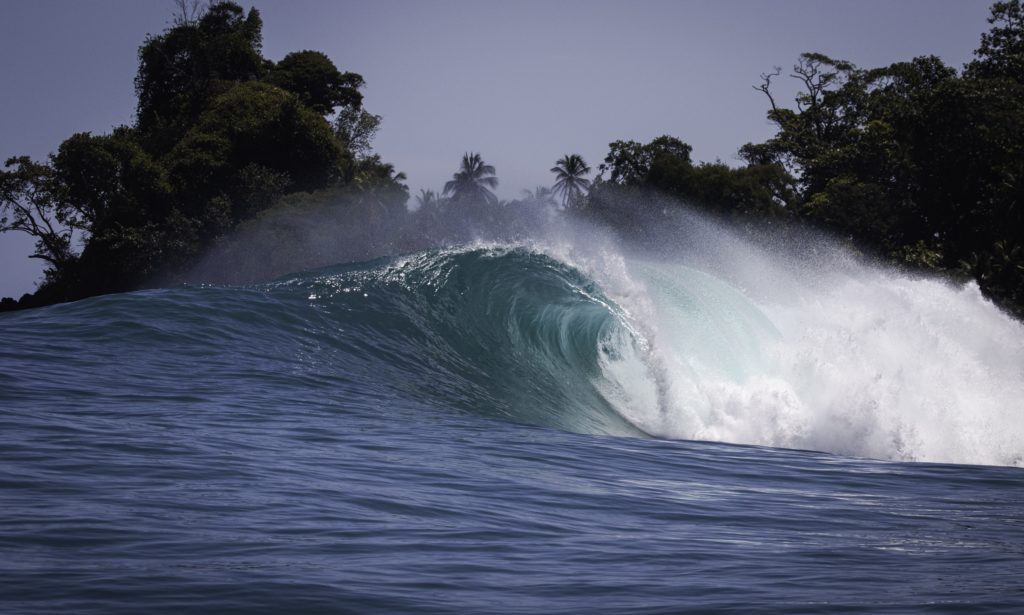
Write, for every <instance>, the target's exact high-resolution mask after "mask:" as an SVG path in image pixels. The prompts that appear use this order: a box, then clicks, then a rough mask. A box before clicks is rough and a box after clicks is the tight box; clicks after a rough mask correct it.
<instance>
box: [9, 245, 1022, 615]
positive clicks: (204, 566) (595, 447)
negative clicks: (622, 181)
mask: <svg viewBox="0 0 1024 615" xmlns="http://www.w3.org/2000/svg"><path fill="white" fill-rule="evenodd" d="M673 300H674V301H682V302H684V303H686V301H688V299H687V298H686V297H680V296H677V295H674V299H673ZM687 305H690V307H691V308H692V309H697V308H698V307H699V306H696V307H694V304H692V301H691V303H689V304H687ZM718 305H719V306H720V307H722V309H725V308H726V307H728V301H727V300H726V299H725V298H722V299H721V301H720V302H719V303H718ZM723 306H724V307H723ZM698 311H699V310H698ZM741 311H742V310H741ZM769 313H770V314H777V313H778V312H775V313H771V312H769ZM631 318H632V319H634V320H635V318H636V314H635V313H633V314H627V310H626V309H625V308H622V307H620V306H619V304H618V303H616V302H615V301H613V300H611V299H609V298H608V295H607V294H606V293H605V292H604V291H603V290H602V287H601V285H599V284H597V283H596V282H594V281H593V280H592V279H590V278H589V277H588V276H587V275H584V274H583V273H581V272H580V271H579V270H578V269H575V268H573V267H569V266H567V265H564V264H563V263H560V262H559V261H557V260H555V259H552V258H550V257H547V256H542V255H539V254H535V253H532V252H529V251H525V250H486V249H477V250H462V251H452V252H432V253H425V254H421V255H415V256H412V257H406V258H405V259H399V260H394V261H381V262H376V263H370V264H364V265H351V266H346V267H339V268H334V269H328V270H321V271H317V272H312V273H307V274H302V275H298V276H294V277H291V278H287V279H284V280H281V281H278V282H275V283H271V284H266V285H261V286H252V287H246V288H222V287H184V288H177V289H169V290H157V291H145V292H137V293H131V294H125V295H114V296H106V297H100V298H96V299H90V300H86V301H81V302H77V303H73V304H66V305H58V306H53V307H49V308H43V309H38V310H31V311H24V312H18V313H9V314H2V315H0V340H2V344H0V367H2V370H0V430H2V431H0V433H2V439H0V555H2V556H3V557H2V558H0V611H3V612H5V613H20V612H46V613H53V612H78V613H83V612H95V613H115V612H132V613H136V612H147V613H148V612H172V613H178V612H210V613H225V612H268V613H269V612H275V613H276V612H331V613H396V612H424V613H629V612H636V613H681V612H737V613H780V612H785V613H847V612H858V613H1008V614H1009V613H1014V614H1016V613H1021V612H1024V574H1022V571H1024V471H1022V470H1021V469H1020V468H1019V467H1012V466H1013V465H1014V463H1015V462H1017V458H1016V457H1013V456H1012V454H1013V451H1012V450H1010V449H1007V446H1010V448H1011V449H1012V446H1013V444H1014V442H1016V441H1015V440H1011V441H1009V442H1010V444H1009V445H1006V444H1005V443H1003V444H1000V445H999V446H1001V447H1002V448H1000V451H1005V450H1010V454H1011V456H1010V457H1008V458H1006V463H1005V465H971V464H967V463H960V464H951V463H922V462H908V461H893V460H872V459H867V458H865V457H858V456H848V455H839V454H835V453H826V452H810V451H804V450H797V449H786V448H774V447H767V446H753V445H737V444H728V443H716V442H704V441H693V440H667V439H661V438H658V437H648V436H660V435H664V434H661V433H658V430H657V429H654V427H656V426H657V425H659V424H661V423H658V421H657V420H654V419H650V418H649V419H644V418H643V417H644V416H647V415H645V414H642V413H641V412H640V411H639V410H638V411H636V413H633V414H631V413H630V411H629V409H628V408H627V407H626V406H624V405H623V403H624V402H623V400H626V401H631V402H633V403H638V400H640V401H642V400H643V399H645V398H644V397H643V390H645V388H644V386H639V388H638V389H637V391H640V392H637V393H630V392H629V391H625V389H628V388H629V386H630V385H629V384H628V383H627V382H626V380H625V378H627V376H624V375H623V374H627V375H628V374H634V375H635V370H634V369H633V368H632V367H629V366H630V365H632V363H631V362H632V361H634V359H636V357H639V356H642V355H643V353H644V352H645V351H649V350H650V348H649V346H650V344H649V341H650V340H648V339H647V338H646V337H645V334H644V332H643V331H641V330H640V328H637V327H633V326H632V325H631V324H630V323H631ZM758 318H760V317H758ZM782 320H783V319H779V322H777V323H775V324H776V325H778V335H780V336H783V337H784V336H785V335H786V331H785V323H783V322H782ZM745 322H747V321H745ZM750 322H753V321H750ZM750 326H751V327H755V328H756V326H760V325H756V326H755V325H753V324H751V325H750ZM741 329H742V328H741ZM743 330H744V331H746V329H743ZM747 333H749V331H747ZM723 335H724V334H723ZM773 335H774V334H773ZM723 339H724V338H723ZM727 341H728V340H726V342H727ZM726 342H722V343H723V344H724V343H726ZM726 345H728V344H726ZM732 348H733V350H735V348H734V347H732ZM698 354H700V352H698ZM640 363H641V364H643V365H646V366H647V367H646V369H649V371H650V372H651V374H653V375H651V374H648V375H650V377H651V380H652V381H653V382H655V383H658V382H660V378H661V376H659V373H660V372H659V368H657V367H654V366H652V364H651V363H650V362H649V360H648V359H644V360H642V361H640ZM730 366H732V364H731V363H730ZM634 367H635V366H634ZM733 367H735V366H732V367H731V368H733ZM740 367H742V368H744V369H746V368H747V367H743V366H740ZM740 367H736V368H735V369H740ZM748 367H749V366H748ZM637 369H639V368H637ZM662 369H663V370H664V369H667V368H662ZM641 371H642V370H641ZM645 386H646V385H645ZM655 388H656V389H658V387H655ZM665 389H666V391H669V390H670V389H671V387H668V386H667V385H666V387H665ZM658 390H659V391H661V389H658ZM797 390H798V391H799V389H797ZM669 393H670V391H669V392H665V391H662V392H659V393H656V394H655V397H654V399H655V402H654V403H655V404H661V406H659V407H658V408H656V409H655V410H651V413H653V414H652V416H655V415H657V416H661V419H659V420H663V421H664V420H667V419H665V416H662V415H665V414H666V413H669V412H670V411H671V404H670V403H669V401H666V399H667V398H668V396H669ZM658 400H660V401H658ZM780 403H781V402H780ZM1019 410H1020V408H1019V406H1018V407H1017V408H1016V411H1019ZM737 412H738V411H737ZM708 416H712V415H710V414H709V415H708ZM730 416H744V415H743V414H742V413H736V414H733V415H730ZM726 418H728V417H726ZM708 421H710V422H709V423H708V424H709V425H712V426H715V425H719V426H720V425H726V424H728V421H726V420H725V419H724V418H723V419H721V420H720V421H719V423H714V421H713V420H712V419H710V418H709V419H708ZM874 422H875V423H879V422H881V421H880V419H876V420H874ZM848 425H849V426H850V429H849V431H850V432H851V433H850V434H849V438H845V439H844V437H843V434H842V433H839V434H836V435H835V436H834V439H835V441H837V442H849V441H852V440H854V439H856V438H857V437H861V436H864V438H865V439H863V441H864V442H867V443H869V444H866V445H865V446H869V447H870V446H874V444H871V443H872V442H875V441H876V440H875V439H873V436H872V437H871V438H869V437H867V436H870V435H871V434H870V433H868V432H866V431H864V429H859V431H858V429H857V428H856V427H857V424H856V423H854V422H851V423H849V424H848ZM926 427H927V426H926V425H924V424H921V425H917V426H916V427H915V429H913V430H909V431H908V428H905V427H904V430H903V431H901V432H899V433H900V434H902V435H901V438H902V439H900V440H899V442H895V441H894V443H893V445H892V446H893V448H892V451H893V453H892V454H891V455H889V456H890V457H891V458H892V459H906V458H908V456H910V455H911V454H912V453H914V451H917V452H918V457H920V458H925V459H927V458H928V454H927V453H928V451H930V450H932V448H929V446H930V445H929V442H932V441H933V440H929V439H928V437H927V433H928V432H927V431H926ZM998 428H999V426H998V425H997V426H995V429H996V430H997V431H998ZM723 429H724V428H723ZM840 431H841V430H840ZM1004 431H1005V430H1004ZM854 432H856V433H854ZM737 433H739V432H737ZM766 433H767V431H766ZM798 433H801V434H811V433H815V432H813V430H809V429H804V430H802V431H800V430H798ZM1012 433H1013V432H1012V431H1011V435H1012ZM865 434H867V435H865ZM908 434H917V438H918V439H917V440H913V438H911V437H910V435H908ZM922 434H924V435H922ZM766 437H768V436H766ZM806 437H810V436H809V435H808V436H806ZM943 441H945V440H943ZM908 442H909V443H911V444H908ZM914 442H917V443H918V445H917V448H913V447H912V446H911V445H912V444H913V443H914ZM951 446H952V445H951ZM838 450H840V451H842V450H844V449H843V448H842V446H839V447H838ZM865 450H866V451H867V452H871V451H872V450H874V449H870V448H868V449H865ZM965 450H967V449H965V448H964V447H962V446H961V447H960V448H957V449H956V450H954V451H953V452H951V453H950V455H951V456H953V458H958V457H956V456H957V455H961V456H962V455H969V454H971V453H970V451H969V450H967V452H963V451H965ZM980 454H981V453H979V455H980ZM1000 454H1003V453H1002V452H1000ZM980 461H987V458H985V457H984V456H982V457H980ZM997 461H998V459H997ZM1017 463H1018V464H1019V462H1017Z"/></svg>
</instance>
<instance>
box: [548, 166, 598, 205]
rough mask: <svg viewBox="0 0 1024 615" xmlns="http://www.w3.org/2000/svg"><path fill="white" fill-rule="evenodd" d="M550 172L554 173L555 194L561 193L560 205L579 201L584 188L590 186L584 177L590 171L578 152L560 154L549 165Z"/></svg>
mask: <svg viewBox="0 0 1024 615" xmlns="http://www.w3.org/2000/svg"><path fill="white" fill-rule="evenodd" d="M551 172H552V173H554V174H555V184H554V186H553V190H554V193H555V194H559V195H561V197H562V207H570V206H572V205H574V204H577V203H579V202H580V199H581V198H582V197H583V192H584V190H586V189H587V188H589V187H590V180H589V179H587V178H586V177H585V176H586V175H587V174H588V173H590V167H588V166H587V163H586V162H584V160H583V157H582V156H580V155H579V154H566V155H565V156H562V158H561V159H559V160H558V162H556V163H555V166H553V167H551Z"/></svg>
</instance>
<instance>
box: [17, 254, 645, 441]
mask: <svg viewBox="0 0 1024 615" xmlns="http://www.w3.org/2000/svg"><path fill="white" fill-rule="evenodd" d="M14 318H15V319H17V324H14V323H13V322H12V323H11V324H14V326H13V327H12V330H13V329H16V330H17V337H18V338H20V339H19V340H15V341H20V342H21V343H22V344H23V345H25V346H31V345H32V344H33V343H34V342H33V340H45V339H48V338H49V339H54V338H55V334H57V336H59V339H60V341H59V342H57V343H55V344H53V345H49V344H42V345H41V348H40V350H41V355H40V360H41V362H43V363H45V364H46V367H45V369H46V370H50V371H52V370H54V369H58V370H61V368H60V367H59V366H60V364H62V363H63V364H65V365H67V364H68V363H75V365H74V367H69V368H68V369H66V370H61V371H64V372H65V373H66V378H65V379H64V380H63V381H62V385H61V386H62V387H63V388H64V389H65V392H66V393H67V394H68V395H70V396H71V397H74V396H75V395H76V393H77V392H84V391H87V390H88V389H90V388H91V387H95V386H97V385H99V383H106V386H112V387H117V388H121V389H123V392H124V394H125V395H142V396H146V395H154V394H155V395H169V396H172V397H174V396H180V397H182V398H186V399H187V398H188V397H189V396H192V395H195V396H202V395H203V394H204V392H206V393H209V394H213V395H222V394H223V393H225V392H227V391H233V392H234V393H233V397H232V398H231V400H230V401H228V402H226V403H238V404H244V403H247V400H248V401H249V402H251V403H253V404H259V405H261V406H264V405H267V404H268V403H269V404H271V405H272V404H273V400H274V399H277V400H278V401H279V402H280V405H281V406H286V405H288V403H287V402H290V401H292V400H294V399H295V398H314V399H315V398H316V397H317V396H323V397H324V398H325V399H330V400H331V401H332V402H335V401H341V402H342V403H350V404H351V405H353V406H360V407H368V406H373V407H374V410H375V411H388V410H389V408H392V407H402V408H409V407H423V406H426V407H429V408H432V409H438V408H441V409H444V408H447V409H450V410H456V411H464V412H469V413H475V414H482V415H485V416H491V417H496V418H502V419H507V420H511V421H514V422H520V423H529V424H536V425H544V426H550V427H556V428H560V429H566V430H571V431H578V432H588V433H606V434H618V435H642V433H643V432H642V430H640V429H639V428H637V427H636V426H635V425H633V424H632V423H630V421H629V420H627V419H626V418H624V417H623V416H622V415H621V414H620V413H619V412H617V411H616V409H615V407H614V406H613V404H612V403H611V402H610V401H609V400H608V399H607V398H606V397H605V394H604V393H603V392H602V391H603V390H608V386H609V384H608V383H607V382H606V376H605V374H604V372H603V366H604V365H606V364H607V363H608V362H609V361H618V360H621V357H622V356H623V355H628V354H630V353H631V352H632V350H631V348H630V346H632V345H634V344H637V343H638V341H637V339H636V338H635V337H634V335H633V334H632V333H631V332H630V331H629V328H628V325H627V323H626V320H625V319H624V316H623V314H622V312H621V310H620V309H619V308H618V307H617V306H616V305H615V304H614V303H612V302H611V301H609V300H608V298H607V297H605V296H604V295H603V294H602V292H601V290H600V289H599V288H598V287H597V285H596V284H595V283H594V282H593V281H592V280H589V279H588V278H586V277H585V276H584V275H583V274H581V273H580V272H579V271H577V270H576V269H574V268H572V267H569V266H567V265H565V264H563V263H560V262H558V261H556V260H554V259H552V258H550V257H547V256H544V255H542V254H537V253H533V252H530V251H527V250H525V249H482V248H481V249H463V250H448V251H445V250H440V251H429V252H423V253H419V254H415V255H412V256H408V257H404V258H398V259H388V260H382V261H376V262H372V263H364V264H358V265H348V266H340V267H332V268H328V269H321V270H317V271H313V272H308V273H304V274H300V275H296V276H292V277H288V278H285V279H282V280H279V281H276V282H273V283H269V284H264V285H258V286H251V287H185V288H176V289H167V290H156V291H144V292H138V293H130V294H125V295H116V296H106V297H100V298H96V299H91V300H86V301H82V302H78V303H75V304H68V305H61V306H55V307H53V308H47V309H43V310H36V311H32V312H25V313H21V314H18V315H16V316H15V317H14ZM20 367H22V368H23V370H24V371H22V372H21V373H19V374H10V375H9V377H11V378H12V379H16V380H17V382H14V381H12V382H11V383H10V384H11V385H12V386H14V385H17V387H18V388H19V389H23V390H24V392H25V394H26V395H31V390H32V388H33V381H37V383H38V384H40V385H42V381H41V380H43V379H45V376H44V375H43V373H42V372H41V371H36V370H33V369H32V366H31V365H30V364H25V363H21V364H20ZM111 369H113V370H115V371H116V374H105V373H103V372H104V370H107V371H109V370H111ZM52 386H53V385H52V384H47V385H46V387H48V388H52ZM218 389H220V391H218Z"/></svg>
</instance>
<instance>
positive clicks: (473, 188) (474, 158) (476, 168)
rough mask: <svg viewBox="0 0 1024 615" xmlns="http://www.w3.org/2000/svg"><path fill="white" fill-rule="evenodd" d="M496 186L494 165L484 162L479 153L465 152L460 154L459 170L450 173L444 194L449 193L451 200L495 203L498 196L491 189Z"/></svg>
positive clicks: (496, 179)
mask: <svg viewBox="0 0 1024 615" xmlns="http://www.w3.org/2000/svg"><path fill="white" fill-rule="evenodd" d="M497 187H498V178H497V177H495V176H494V167H493V166H491V165H489V164H484V161H483V159H482V158H480V154H476V153H474V154H470V153H469V152H467V153H466V154H465V155H463V156H462V166H461V167H460V168H459V172H458V173H455V174H454V175H452V180H451V181H450V182H448V183H446V184H445V185H444V194H445V196H447V195H451V200H452V201H468V202H473V201H476V202H481V203H486V204H488V205H496V204H497V203H498V197H496V196H495V195H494V193H493V192H491V190H492V189H494V188H497Z"/></svg>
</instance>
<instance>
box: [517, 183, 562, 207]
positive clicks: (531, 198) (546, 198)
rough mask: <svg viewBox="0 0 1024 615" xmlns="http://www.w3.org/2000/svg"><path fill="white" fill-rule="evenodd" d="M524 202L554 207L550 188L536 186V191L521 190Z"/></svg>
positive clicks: (553, 198)
mask: <svg viewBox="0 0 1024 615" xmlns="http://www.w3.org/2000/svg"><path fill="white" fill-rule="evenodd" d="M523 197H524V200H526V201H528V202H530V203H536V204H538V205H555V204H556V203H555V197H554V193H553V192H552V191H551V188H548V187H546V186H537V189H536V190H523Z"/></svg>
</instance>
